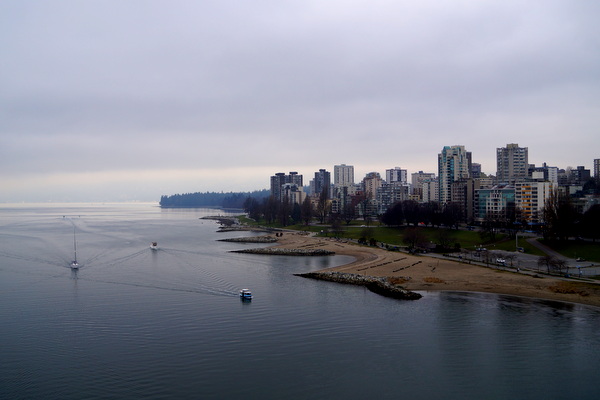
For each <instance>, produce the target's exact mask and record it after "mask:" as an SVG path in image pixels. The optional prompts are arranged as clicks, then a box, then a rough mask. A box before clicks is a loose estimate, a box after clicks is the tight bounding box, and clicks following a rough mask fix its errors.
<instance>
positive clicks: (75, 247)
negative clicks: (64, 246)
mask: <svg viewBox="0 0 600 400" xmlns="http://www.w3.org/2000/svg"><path fill="white" fill-rule="evenodd" d="M73 251H74V252H75V259H74V261H75V263H77V239H76V237H75V225H73Z"/></svg>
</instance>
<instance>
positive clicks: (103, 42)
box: [0, 0, 600, 202]
mask: <svg viewBox="0 0 600 400" xmlns="http://www.w3.org/2000/svg"><path fill="white" fill-rule="evenodd" d="M599 14H600V4H596V3H594V2H587V1H580V0H575V1H571V2H547V1H541V0H533V1H529V2H526V3H523V2H510V1H509V2H506V1H483V2H481V1H469V0H466V1H460V2H456V3H453V4H452V7H449V6H447V5H445V4H441V3H439V2H435V1H430V0H426V1H423V2H409V1H397V2H389V1H375V2H373V1H369V2H367V1H362V0H360V1H356V2H352V3H351V4H347V3H339V2H325V3H314V2H313V3H310V2H309V3H307V2H301V1H290V2H283V3H276V4H275V3H264V2H263V3H254V4H246V3H243V2H240V3H239V4H238V3H236V6H235V7H232V6H231V4H229V3H228V2H204V1H201V2H189V1H185V0H175V1H173V2H171V3H169V7H168V9H167V8H166V6H165V4H164V3H163V2H160V1H158V0H149V1H145V2H143V3H137V2H134V3H130V2H116V1H114V0H106V1H103V2H101V3H99V2H78V1H72V0H66V1H63V2H60V3H56V4H55V3H52V4H51V3H48V4H46V3H43V2H27V1H16V0H7V1H4V2H3V3H2V13H0V33H1V34H0V56H2V59H3V63H2V64H1V65H0V88H1V89H2V90H0V202H23V201H25V202H35V201H40V202H46V201H55V202H60V201H132V200H139V201H157V199H159V198H160V196H161V195H163V194H173V193H185V192H196V191H202V192H203V191H251V190H256V189H262V188H268V185H269V182H268V177H269V176H271V175H272V174H273V173H274V172H278V171H281V170H283V171H290V170H292V171H293V170H297V171H301V172H302V173H304V174H305V175H307V176H308V174H312V173H314V172H315V171H318V170H319V169H321V168H331V167H332V166H333V165H336V164H340V163H342V162H346V163H351V164H352V165H354V166H355V171H354V174H355V177H356V179H358V178H359V177H362V176H365V175H366V174H367V173H368V172H372V171H376V172H379V173H384V171H385V170H386V169H388V168H393V167H395V166H400V167H401V168H403V169H406V170H408V171H409V172H417V171H420V170H421V171H425V172H435V171H436V170H437V159H436V157H437V154H438V153H439V152H440V149H441V148H442V147H443V146H445V145H449V146H452V145H464V146H465V147H466V149H467V151H469V152H471V153H472V155H473V160H472V161H473V163H478V164H481V167H482V171H483V172H485V173H487V174H495V172H496V148H498V147H502V146H505V145H506V144H507V143H519V145H520V146H525V147H528V148H529V154H528V157H529V162H530V163H532V164H536V165H541V164H542V163H544V162H546V163H548V164H549V165H553V166H557V167H558V168H567V167H569V166H571V167H573V168H575V167H577V166H579V165H583V166H585V167H586V168H588V169H591V168H593V160H594V159H596V158H598V157H599V156H600V155H599V154H597V151H598V149H599V148H600V137H599V135H598V133H597V130H598V127H599V126H600V115H599V114H598V112H597V110H598V109H600V74H598V71H600V57H598V54H600V52H599V51H598V50H599V49H598V44H597V42H596V40H595V38H596V37H598V36H599V35H600V27H599V26H598V24H597V22H596V18H595V16H596V15H599ZM265 177H267V178H265Z"/></svg>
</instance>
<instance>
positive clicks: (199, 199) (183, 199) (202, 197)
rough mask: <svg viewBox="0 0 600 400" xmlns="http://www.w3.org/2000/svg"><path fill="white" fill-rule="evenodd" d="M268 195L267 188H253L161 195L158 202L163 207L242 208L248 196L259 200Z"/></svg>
mask: <svg viewBox="0 0 600 400" xmlns="http://www.w3.org/2000/svg"><path fill="white" fill-rule="evenodd" d="M269 195H270V191H269V189H263V190H255V191H253V192H204V193H201V192H196V193H184V194H173V195H163V196H161V198H160V202H159V204H160V206H161V207H163V208H186V207H187V208H195V207H220V208H244V202H245V201H246V200H247V199H248V198H249V197H252V198H255V199H259V200H260V199H262V198H267V197H269Z"/></svg>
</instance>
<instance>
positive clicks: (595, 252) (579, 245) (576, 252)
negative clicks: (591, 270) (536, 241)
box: [540, 240, 600, 262]
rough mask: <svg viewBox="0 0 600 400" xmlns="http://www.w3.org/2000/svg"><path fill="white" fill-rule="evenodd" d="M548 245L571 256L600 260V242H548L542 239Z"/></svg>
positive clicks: (594, 260)
mask: <svg viewBox="0 0 600 400" xmlns="http://www.w3.org/2000/svg"><path fill="white" fill-rule="evenodd" d="M540 242H542V243H543V244H545V245H546V246H548V247H550V248H552V249H553V250H555V251H557V252H559V253H560V254H562V255H563V256H565V257H569V258H578V257H579V258H583V259H584V260H586V261H593V262H600V242H596V243H593V242H584V241H575V240H569V241H568V242H548V241H545V240H540Z"/></svg>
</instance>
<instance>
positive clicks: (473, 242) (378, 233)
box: [239, 216, 600, 262]
mask: <svg viewBox="0 0 600 400" xmlns="http://www.w3.org/2000/svg"><path fill="white" fill-rule="evenodd" d="M239 219H240V221H241V222H242V223H245V224H248V225H263V226H264V222H263V223H261V222H256V221H253V220H250V219H248V218H246V217H244V216H240V217H239ZM269 226H270V227H272V228H282V227H281V226H280V225H278V224H271V225H269ZM285 229H292V230H298V231H305V232H315V233H321V231H323V233H322V234H323V235H324V236H333V235H334V233H332V232H331V231H330V230H331V225H309V226H306V225H304V224H298V225H290V226H286V227H285ZM418 229H420V230H421V231H422V232H423V234H424V235H425V237H426V238H427V240H429V241H430V242H433V243H436V242H437V235H438V232H439V231H438V229H437V228H428V227H419V228H418ZM405 230H406V227H401V228H391V227H388V226H385V225H380V224H379V222H371V223H370V224H369V225H368V226H366V223H365V222H364V221H353V222H352V223H351V224H350V225H346V224H345V223H343V224H342V227H341V232H338V233H337V234H336V236H340V237H344V238H348V239H360V238H361V237H366V238H367V239H370V238H374V239H375V240H377V241H378V242H383V243H387V244H390V245H394V246H404V243H403V235H404V231H405ZM451 235H452V243H459V244H460V247H461V248H463V249H467V250H473V249H475V248H476V247H480V246H482V247H485V248H487V249H488V250H503V251H507V252H511V251H515V250H516V247H517V243H516V242H515V239H514V238H512V239H511V238H508V237H507V236H506V235H504V234H498V235H496V240H494V241H483V240H482V239H481V236H480V235H479V232H475V231H466V230H451ZM544 244H546V245H547V246H549V247H550V248H552V249H554V250H556V251H558V252H559V253H560V254H562V255H564V256H566V257H571V258H577V257H581V258H584V259H585V260H587V261H594V262H600V243H591V242H576V241H569V242H567V243H559V242H556V243H544ZM518 245H519V247H522V248H523V250H524V252H525V253H527V254H533V255H538V256H542V255H544V253H543V252H542V251H541V250H539V249H538V248H537V247H535V246H532V245H530V244H529V243H528V242H527V241H526V240H525V238H523V237H519V238H518Z"/></svg>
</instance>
